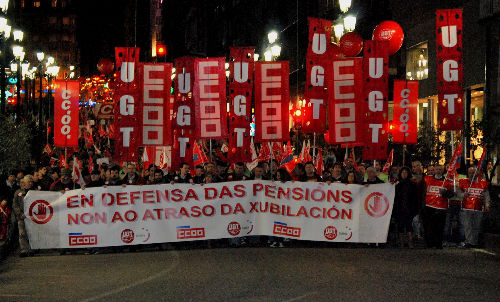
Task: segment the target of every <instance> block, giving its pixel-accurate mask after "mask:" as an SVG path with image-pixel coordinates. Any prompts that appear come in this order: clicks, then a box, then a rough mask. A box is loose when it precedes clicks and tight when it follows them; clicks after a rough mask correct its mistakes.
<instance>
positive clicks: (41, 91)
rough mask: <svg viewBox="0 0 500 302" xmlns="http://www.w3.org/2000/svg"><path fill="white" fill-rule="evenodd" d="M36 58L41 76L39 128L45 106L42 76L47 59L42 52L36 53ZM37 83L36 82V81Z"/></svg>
mask: <svg viewBox="0 0 500 302" xmlns="http://www.w3.org/2000/svg"><path fill="white" fill-rule="evenodd" d="M36 58H37V59H38V62H39V64H38V74H39V76H40V92H39V93H40V94H39V99H38V126H41V125H42V111H43V106H42V97H43V75H42V68H43V66H42V61H43V59H44V58H45V54H44V53H43V52H42V51H40V52H37V53H36ZM35 81H36V80H35Z"/></svg>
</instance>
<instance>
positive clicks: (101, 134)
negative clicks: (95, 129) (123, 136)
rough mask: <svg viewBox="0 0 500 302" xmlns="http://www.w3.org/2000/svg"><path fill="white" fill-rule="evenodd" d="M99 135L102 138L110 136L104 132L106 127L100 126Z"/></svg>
mask: <svg viewBox="0 0 500 302" xmlns="http://www.w3.org/2000/svg"><path fill="white" fill-rule="evenodd" d="M99 135H100V136H101V137H104V136H107V135H108V134H107V133H106V131H105V130H104V127H103V126H102V125H99Z"/></svg>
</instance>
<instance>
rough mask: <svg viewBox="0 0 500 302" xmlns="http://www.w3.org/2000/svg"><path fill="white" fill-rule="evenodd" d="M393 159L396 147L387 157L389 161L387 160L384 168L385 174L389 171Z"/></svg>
mask: <svg viewBox="0 0 500 302" xmlns="http://www.w3.org/2000/svg"><path fill="white" fill-rule="evenodd" d="M393 161H394V149H392V150H391V153H389V157H387V161H386V162H385V165H384V168H383V169H382V173H385V174H387V173H389V170H390V169H391V166H392V163H393Z"/></svg>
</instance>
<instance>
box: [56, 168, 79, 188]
mask: <svg viewBox="0 0 500 302" xmlns="http://www.w3.org/2000/svg"><path fill="white" fill-rule="evenodd" d="M74 189H80V185H79V184H77V183H74V182H73V180H72V179H71V170H70V169H68V168H64V169H62V171H61V178H59V179H58V180H56V181H55V182H54V183H53V184H52V185H51V186H50V190H51V191H60V192H62V193H64V192H65V191H69V190H74Z"/></svg>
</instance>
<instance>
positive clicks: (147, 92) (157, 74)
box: [137, 63, 172, 146]
mask: <svg viewBox="0 0 500 302" xmlns="http://www.w3.org/2000/svg"><path fill="white" fill-rule="evenodd" d="M139 66H140V68H139V79H140V85H139V90H140V92H141V93H140V95H141V96H142V102H141V103H140V104H139V106H138V110H137V111H138V120H139V130H140V131H139V132H140V133H141V136H140V137H141V141H140V145H141V146H166V145H171V144H172V133H171V132H172V130H171V127H170V86H171V83H172V80H171V75H172V64H171V63H163V64H153V63H141V64H140V65H139Z"/></svg>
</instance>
